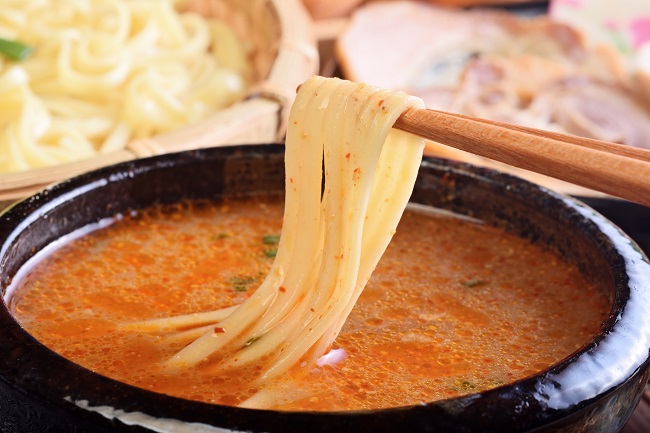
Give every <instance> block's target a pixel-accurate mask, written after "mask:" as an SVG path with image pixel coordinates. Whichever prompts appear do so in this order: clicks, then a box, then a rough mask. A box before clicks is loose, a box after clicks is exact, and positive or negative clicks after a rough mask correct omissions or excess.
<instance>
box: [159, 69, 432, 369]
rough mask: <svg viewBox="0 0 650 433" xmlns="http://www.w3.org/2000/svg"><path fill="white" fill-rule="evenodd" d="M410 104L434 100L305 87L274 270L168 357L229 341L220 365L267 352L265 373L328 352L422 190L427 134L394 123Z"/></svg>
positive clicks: (354, 87)
mask: <svg viewBox="0 0 650 433" xmlns="http://www.w3.org/2000/svg"><path fill="white" fill-rule="evenodd" d="M408 107H418V108H421V107H423V103H422V101H421V100H419V99H417V98H413V97H411V96H408V95H406V94H404V93H399V92H388V91H383V90H380V89H376V88H374V87H371V86H368V85H364V84H356V83H351V82H348V81H343V80H339V79H336V78H329V79H328V78H323V77H313V78H311V79H309V80H308V81H307V82H305V83H304V84H303V85H302V86H301V88H300V90H299V91H298V95H297V98H296V101H295V103H294V105H293V107H292V110H291V115H290V117H289V128H288V134H287V140H286V157H285V158H286V160H285V165H286V199H285V200H286V202H285V214H284V223H283V229H282V234H281V238H280V243H279V246H278V253H277V256H276V259H275V261H274V263H273V266H272V269H271V271H270V272H269V274H268V276H267V278H266V279H265V280H264V282H263V283H262V284H261V286H260V287H259V288H258V290H257V291H256V292H255V293H254V294H253V296H252V297H251V298H249V299H248V300H247V301H245V302H244V303H243V304H241V305H240V306H239V307H238V308H236V309H235V310H234V311H233V312H232V313H231V314H230V315H228V317H226V318H225V319H223V320H221V321H219V322H218V323H216V324H215V327H214V328H213V329H211V330H209V331H208V332H206V333H205V334H203V335H202V336H201V337H199V338H198V339H196V340H195V341H193V342H192V343H191V344H189V345H188V346H187V347H185V348H184V349H182V350H181V351H180V352H179V353H178V354H176V355H175V356H174V357H173V358H172V359H170V360H169V361H168V365H169V366H172V367H184V366H191V365H194V364H196V363H199V362H201V361H203V360H205V359H206V358H208V357H210V356H211V355H213V354H215V353H216V352H219V351H221V352H220V356H221V358H220V359H221V364H220V366H219V367H220V368H232V367H236V366H241V365H246V364H248V363H250V362H252V361H258V362H263V363H265V367H264V369H263V371H262V373H261V377H260V380H261V381H264V380H265V379H270V378H273V377H275V376H277V375H279V374H282V373H284V372H286V371H287V370H288V369H289V368H291V367H292V366H294V365H296V364H297V363H298V362H307V363H309V362H312V361H315V359H317V358H318V357H320V356H321V355H323V353H324V352H325V351H326V350H327V349H328V347H329V346H330V345H331V344H332V342H333V341H334V339H335V338H336V336H337V335H338V333H339V331H340V329H341V327H342V326H343V324H344V322H345V319H346V318H347V316H348V314H349V313H350V311H351V310H352V307H353V306H354V304H355V302H356V300H357V298H358V297H359V295H360V294H361V291H362V290H363V287H364V286H365V284H366V282H367V281H368V279H369V278H370V275H371V273H372V271H373V270H374V268H375V266H376V265H377V263H378V261H379V259H380V257H381V255H382V254H383V253H384V251H385V249H386V247H387V246H388V243H389V242H390V239H391V238H392V236H393V234H394V233H395V230H396V228H397V224H398V222H399V219H400V218H401V215H402V213H403V211H404V209H405V207H406V205H407V203H408V199H409V197H410V194H411V192H412V190H413V185H414V183H415V178H416V175H417V172H418V167H419V165H420V161H421V157H422V150H423V147H424V141H423V140H422V139H421V138H419V137H416V136H413V135H411V134H407V133H405V132H401V131H398V130H395V129H392V125H393V124H394V123H395V120H396V119H397V117H398V116H399V115H400V114H401V113H402V112H403V111H404V110H405V109H406V108H408ZM323 163H324V164H323ZM323 166H324V167H325V172H324V173H323V171H322V167H323ZM323 176H324V183H323ZM323 185H324V189H323V191H322V199H321V188H322V186H323ZM214 329H218V330H219V332H214ZM251 342H254V343H252V344H250V343H251ZM247 343H249V344H247Z"/></svg>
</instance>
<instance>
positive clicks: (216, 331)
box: [214, 326, 226, 334]
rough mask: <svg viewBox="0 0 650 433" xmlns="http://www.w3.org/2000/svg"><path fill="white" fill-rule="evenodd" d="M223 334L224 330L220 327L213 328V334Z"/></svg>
mask: <svg viewBox="0 0 650 433" xmlns="http://www.w3.org/2000/svg"><path fill="white" fill-rule="evenodd" d="M224 332H226V330H225V329H223V328H222V327H220V326H217V327H215V328H214V333H215V334H223V333H224Z"/></svg>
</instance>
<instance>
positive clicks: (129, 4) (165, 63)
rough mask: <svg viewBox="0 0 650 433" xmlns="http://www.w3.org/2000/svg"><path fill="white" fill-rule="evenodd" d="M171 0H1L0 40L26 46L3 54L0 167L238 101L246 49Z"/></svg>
mask: <svg viewBox="0 0 650 433" xmlns="http://www.w3.org/2000/svg"><path fill="white" fill-rule="evenodd" d="M194 1H197V0H189V3H192V2H194ZM176 3H178V2H177V1H176V0H156V1H148V0H3V2H2V12H1V13H0V38H4V39H10V40H18V41H21V42H23V43H26V44H27V45H29V46H31V47H32V48H33V52H32V53H31V55H30V56H29V57H27V58H26V59H25V60H23V61H20V62H11V61H8V60H5V59H4V57H2V56H0V95H2V98H0V173H8V172H16V171H21V170H27V169H31V168H37V167H44V166H50V165H55V164H60V163H64V162H71V161H77V160H80V159H84V158H89V157H93V156H99V155H101V154H104V153H107V152H113V151H116V150H119V149H123V148H124V147H125V146H126V145H127V144H128V143H129V142H130V141H132V140H135V139H139V138H144V137H149V136H152V135H156V134H160V133H164V132H167V131H169V130H172V129H176V128H179V127H181V126H183V125H187V124H190V123H195V122H198V121H200V120H202V119H205V118H206V117H208V116H209V115H210V114H212V113H214V112H215V111H218V110H220V109H222V108H224V107H227V106H229V105H231V104H232V103H234V102H235V101H237V100H238V99H239V98H241V96H242V95H243V93H244V91H245V89H246V87H247V86H248V85H249V84H250V82H251V79H252V77H251V74H252V69H251V68H252V66H251V65H250V64H249V63H250V62H247V59H248V52H247V49H248V48H247V47H245V46H244V44H243V42H242V41H240V39H239V38H238V37H237V36H235V34H234V31H233V30H232V29H231V28H230V27H229V26H228V25H226V24H225V23H223V22H220V21H216V20H206V19H204V18H203V17H201V16H199V15H198V14H195V13H178V12H177V11H176V10H175V8H174V7H175V4H176Z"/></svg>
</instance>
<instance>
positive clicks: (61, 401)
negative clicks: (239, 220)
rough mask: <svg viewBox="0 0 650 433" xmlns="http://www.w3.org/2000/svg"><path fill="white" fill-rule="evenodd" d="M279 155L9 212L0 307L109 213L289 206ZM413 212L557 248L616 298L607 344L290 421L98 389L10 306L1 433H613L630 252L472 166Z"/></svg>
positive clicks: (576, 214) (421, 198)
mask: <svg viewBox="0 0 650 433" xmlns="http://www.w3.org/2000/svg"><path fill="white" fill-rule="evenodd" d="M282 151H283V148H282V147H279V146H245V147H232V148H217V149H208V150H202V151H192V152H186V153H181V154H175V155H166V156H162V157H156V158H150V159H145V160H139V161H137V162H130V163H125V164H121V165H118V166H114V167H108V168H105V169H101V170H99V171H96V172H93V173H89V174H86V175H83V176H80V177H77V178H75V179H72V180H69V181H66V182H63V183H61V184H58V185H55V186H53V187H52V188H49V189H48V190H46V191H44V192H42V193H40V194H38V195H36V196H34V197H32V198H29V199H27V200H25V201H23V202H21V203H19V204H17V205H15V206H13V207H12V208H11V209H9V210H8V211H7V212H6V213H5V214H3V215H2V216H1V217H0V242H1V243H2V250H1V251H0V283H1V284H2V286H1V287H2V293H3V298H5V297H6V296H7V293H6V290H7V286H8V285H9V283H10V282H11V279H12V277H13V275H14V274H15V273H16V271H17V270H18V269H19V268H20V267H21V265H22V264H23V263H25V261H26V260H27V259H28V258H29V257H31V256H32V255H33V254H35V252H37V251H38V250H40V249H42V248H43V247H45V246H46V245H48V244H49V243H51V242H53V241H55V240H57V239H59V238H60V237H61V236H63V235H65V234H67V233H70V232H71V231H73V230H75V229H77V228H79V227H82V226H84V225H87V224H89V223H92V222H96V221H98V220H100V219H102V218H105V217H108V216H112V215H114V214H115V213H118V212H125V211H128V210H130V209H137V208H141V207H146V206H149V205H151V204H154V203H158V202H175V201H178V200H181V199H186V198H190V199H191V198H214V199H218V198H219V197H220V196H223V195H232V194H250V193H268V192H274V193H278V192H279V193H281V192H282V191H283V188H284V178H283V169H284V168H283V165H284V160H283V154H282ZM412 200H413V201H415V202H419V203H424V204H431V205H435V206H438V207H442V208H445V209H450V210H452V211H455V212H459V213H464V214H468V215H471V216H474V217H477V218H480V219H483V220H485V221H488V222H489V223H491V224H495V225H498V226H501V227H503V228H505V229H506V230H509V231H512V232H515V233H518V234H519V235H521V236H523V237H526V238H528V239H530V240H531V241H533V242H537V243H541V244H544V245H547V246H549V247H550V248H553V249H554V250H555V251H557V252H558V254H560V255H562V256H563V257H565V258H566V259H567V260H569V261H571V262H573V263H574V264H575V265H576V266H578V267H579V268H580V269H581V270H582V271H583V272H584V273H585V275H587V276H589V278H590V280H591V282H592V283H593V284H595V285H596V286H597V287H599V288H600V289H601V290H602V291H603V292H604V293H606V294H607V295H608V296H609V297H610V298H611V300H612V311H611V314H610V316H609V318H608V319H607V320H606V321H605V322H604V323H603V325H602V328H601V332H600V333H599V334H598V335H596V336H594V339H593V340H592V341H589V342H585V346H584V347H583V348H582V349H581V350H579V351H578V352H576V353H575V354H574V355H572V356H571V357H570V358H569V359H566V360H565V361H563V362H562V363H560V364H558V365H556V366H555V367H553V368H552V369H550V370H548V371H545V372H542V373H541V374H539V375H538V376H534V377H530V378H527V379H525V380H522V381H519V382H516V383H514V384H512V385H508V386H504V387H501V388H497V389H494V390H490V391H487V392H484V393H480V394H473V395H469V396H466V397H462V398H457V399H450V400H445V401H440V402H436V403H431V404H428V405H421V406H414V407H405V408H395V409H389V410H382V411H366V412H346V413H288V412H274V411H255V410H247V409H239V408H231V407H224V406H214V405H209V404H204V403H199V402H193V401H186V400H182V399H177V398H172V397H167V396H164V395H160V394H156V393H152V392H149V391H146V390H142V389H138V388H134V387H131V386H128V385H124V384H120V383H118V382H116V381H113V380H110V379H108V378H105V377H102V376H99V375H96V374H94V373H92V372H90V371H88V370H86V369H84V368H82V367H79V366H76V365H74V364H72V363H70V362H68V361H66V360H65V359H63V358H61V357H60V356H58V355H56V354H54V353H53V352H51V351H50V350H48V349H47V348H45V347H44V346H42V345H41V344H39V343H38V342H37V341H35V340H34V339H33V338H31V337H30V336H29V335H28V334H27V333H25V332H24V331H23V330H22V329H21V327H20V326H19V325H18V324H17V323H16V322H15V321H14V320H13V319H12V317H11V316H10V314H9V313H8V311H7V309H6V306H5V304H3V305H2V308H0V432H3V433H18V432H21V433H22V432H66V433H69V432H80V433H81V432H93V433H102V432H152V431H162V432H175V433H185V432H190V431H191V432H202V433H204V432H205V433H215V432H224V431H230V430H233V431H254V432H282V433H291V432H366V431H372V432H445V433H452V432H468V433H469V432H484V433H489V432H494V433H497V432H498V433H509V432H511V433H515V432H616V431H618V430H619V429H620V428H621V427H622V426H623V424H624V423H625V421H626V420H627V419H628V418H629V416H630V414H631V413H632V411H633V409H634V407H635V405H636V403H637V402H638V399H639V397H640V394H641V391H642V389H643V386H644V385H645V383H646V381H647V379H648V375H649V369H648V366H649V361H648V348H649V346H650V344H649V343H648V342H649V341H650V294H649V292H650V283H649V280H650V275H649V274H650V271H649V267H648V263H647V260H646V259H645V258H644V257H643V255H642V254H641V253H640V252H638V251H636V250H635V245H634V244H633V243H632V242H631V241H630V240H629V239H628V238H626V237H625V236H623V235H622V234H620V233H619V232H618V231H617V229H616V228H615V227H613V226H611V225H609V224H608V223H607V222H606V221H604V219H602V217H600V216H599V215H597V214H595V213H593V212H592V211H591V210H590V209H589V208H586V207H584V206H582V205H580V204H576V203H575V202H573V201H571V200H568V199H565V198H563V197H559V196H555V195H553V194H549V193H547V192H545V191H543V190H541V189H539V188H537V187H535V186H533V185H531V184H529V183H526V182H524V181H521V180H519V179H516V178H513V177H511V176H507V175H503V174H499V173H496V172H493V171H490V170H485V169H478V168H475V167H471V166H468V165H463V164H452V163H448V162H445V161H439V160H426V161H425V162H424V163H423V165H422V167H421V169H420V175H419V178H418V182H417V185H416V189H415V191H414V194H413V198H412ZM630 288H631V289H630ZM621 347H622V348H624V349H625V350H620V348H621ZM585 371H589V373H588V374H585V373H584V372H585Z"/></svg>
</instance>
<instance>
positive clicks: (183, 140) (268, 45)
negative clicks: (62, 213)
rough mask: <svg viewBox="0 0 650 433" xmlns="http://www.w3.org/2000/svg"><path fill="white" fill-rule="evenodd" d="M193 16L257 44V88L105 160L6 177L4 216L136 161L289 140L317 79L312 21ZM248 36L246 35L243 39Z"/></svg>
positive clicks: (288, 15)
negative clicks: (295, 106) (299, 96)
mask: <svg viewBox="0 0 650 433" xmlns="http://www.w3.org/2000/svg"><path fill="white" fill-rule="evenodd" d="M190 6H191V7H192V9H193V10H195V11H198V12H200V13H201V14H203V15H204V16H210V17H215V18H219V19H223V20H225V21H226V22H228V23H229V24H231V25H232V26H233V28H234V29H235V31H236V32H237V33H240V35H241V36H244V37H246V40H247V41H248V42H251V43H253V46H254V50H253V51H254V54H253V58H252V59H251V61H252V62H253V65H254V69H255V72H256V75H257V77H256V78H257V84H256V85H254V86H253V87H252V88H250V89H249V90H248V92H247V94H246V96H245V97H244V98H242V99H241V100H240V101H239V102H237V103H235V104H234V105H232V106H230V107H229V108H226V109H223V110H220V111H218V112H216V113H214V114H213V115H211V116H210V117H209V118H207V119H205V120H204V121H202V122H200V123H197V124H195V125H191V126H187V127H184V128H181V129H178V130H175V131H172V132H169V133H166V134H164V135H159V136H154V137H151V138H148V139H145V140H138V141H133V142H131V143H130V144H129V145H128V146H127V147H126V149H124V150H120V151H116V152H113V153H110V154H106V155H102V156H101V157H95V158H90V159H86V160H82V161H78V162H73V163H66V164H61V165H57V166H53V167H47V168H39V169H33V170H29V171H25V172H17V173H9V174H0V209H1V208H3V207H6V205H8V204H9V203H11V202H12V201H15V200H16V199H19V198H23V197H26V196H28V195H30V194H32V193H34V192H36V191H38V190H40V189H42V188H43V187H45V186H47V185H49V184H52V183H54V182H57V181H60V180H62V179H65V178H68V177H71V176H74V175H77V174H80V173H83V172H85V171H89V170H92V169H96V168H99V167H103V166H106V165H110V164H114V163H117V162H122V161H126V160H130V159H135V158H142V157H147V156H153V155H159V154H164V153H170V152H177V151H182V150H189V149H198V148H204V147H212V146H219V145H228V144H254V143H272V142H278V141H281V140H282V139H283V138H284V134H285V132H286V118H287V114H288V110H289V108H290V107H291V104H292V102H293V100H294V97H295V93H296V88H297V86H298V85H299V84H300V83H302V82H303V81H305V80H306V79H307V78H308V77H309V76H311V75H313V74H315V73H317V70H318V62H319V58H318V50H317V47H316V38H315V36H314V34H313V28H312V21H311V18H310V16H309V14H308V13H307V11H306V9H305V8H304V5H303V4H302V1H301V0H246V1H241V0H192V3H191V4H190ZM243 33H245V34H243Z"/></svg>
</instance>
